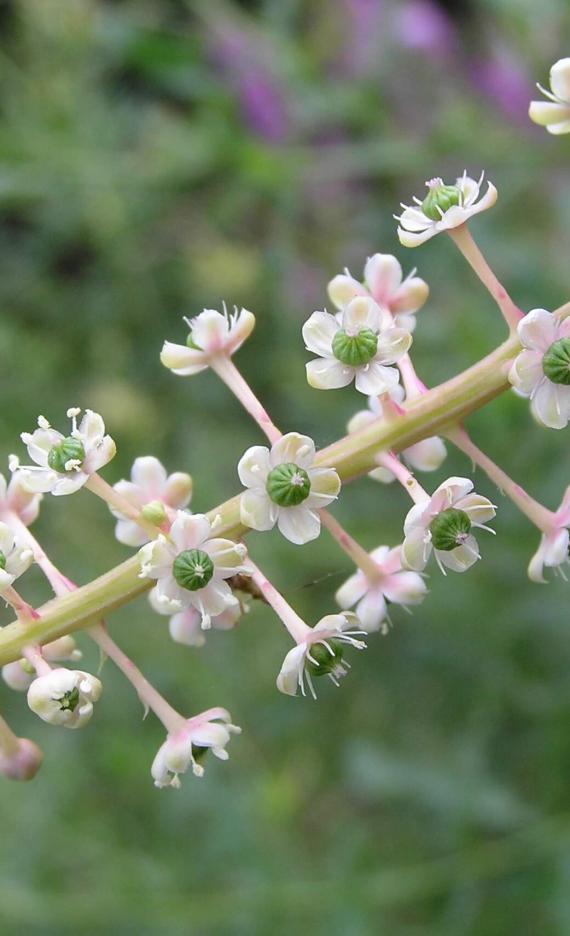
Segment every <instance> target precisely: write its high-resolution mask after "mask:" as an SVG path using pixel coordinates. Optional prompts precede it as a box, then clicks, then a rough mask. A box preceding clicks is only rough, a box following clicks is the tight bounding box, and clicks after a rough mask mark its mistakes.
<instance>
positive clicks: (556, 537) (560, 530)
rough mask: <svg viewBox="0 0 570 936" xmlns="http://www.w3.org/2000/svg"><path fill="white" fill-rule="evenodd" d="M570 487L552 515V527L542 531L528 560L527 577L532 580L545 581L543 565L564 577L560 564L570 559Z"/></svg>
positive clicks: (564, 563)
mask: <svg viewBox="0 0 570 936" xmlns="http://www.w3.org/2000/svg"><path fill="white" fill-rule="evenodd" d="M569 527H570V487H567V488H566V491H565V493H564V497H563V498H562V503H561V504H560V507H559V508H558V510H557V511H556V513H555V514H554V517H553V523H552V529H551V530H549V531H548V533H543V534H542V536H541V538H540V546H539V547H538V549H537V551H536V552H535V554H534V556H533V557H532V559H531V560H530V563H529V566H528V577H529V579H531V581H533V582H540V583H544V582H546V579H545V578H544V567H545V566H546V568H549V569H554V570H555V571H557V572H559V574H560V575H561V576H562V578H566V576H565V575H564V572H563V571H562V566H563V565H566V564H567V563H568V562H569V561H570V556H569V552H570V534H569V532H568V528H569Z"/></svg>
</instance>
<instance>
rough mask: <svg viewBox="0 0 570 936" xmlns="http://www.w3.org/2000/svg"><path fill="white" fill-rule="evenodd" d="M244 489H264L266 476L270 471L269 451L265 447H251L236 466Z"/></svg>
mask: <svg viewBox="0 0 570 936" xmlns="http://www.w3.org/2000/svg"><path fill="white" fill-rule="evenodd" d="M237 470H238V475H239V479H240V481H241V483H242V484H243V486H244V487H248V488H265V482H266V480H267V475H268V474H269V472H270V471H271V462H270V460H269V449H268V448H267V446H265V445H252V446H251V448H248V450H247V452H244V454H243V455H242V457H241V458H240V460H239V462H238V466H237Z"/></svg>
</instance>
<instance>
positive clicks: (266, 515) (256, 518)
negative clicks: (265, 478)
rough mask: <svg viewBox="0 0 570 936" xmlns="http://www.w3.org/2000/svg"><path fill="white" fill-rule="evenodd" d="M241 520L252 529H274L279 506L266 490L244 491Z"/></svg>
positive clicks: (240, 505) (240, 508)
mask: <svg viewBox="0 0 570 936" xmlns="http://www.w3.org/2000/svg"><path fill="white" fill-rule="evenodd" d="M239 513H240V520H241V522H242V523H243V525H244V526H247V527H250V528H251V529H252V530H258V531H259V532H261V533H262V532H264V531H265V530H272V529H273V527H274V526H275V523H276V522H277V513H278V507H277V504H274V503H273V501H272V500H270V498H269V495H268V494H266V492H265V491H254V490H248V491H244V492H243V494H242V495H241V497H240V500H239Z"/></svg>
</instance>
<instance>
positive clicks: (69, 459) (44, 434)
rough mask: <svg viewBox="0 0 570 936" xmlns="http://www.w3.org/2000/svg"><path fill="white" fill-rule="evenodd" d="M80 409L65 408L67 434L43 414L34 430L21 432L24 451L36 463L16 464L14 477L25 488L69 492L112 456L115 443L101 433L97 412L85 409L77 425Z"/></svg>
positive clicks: (100, 421) (102, 431)
mask: <svg viewBox="0 0 570 936" xmlns="http://www.w3.org/2000/svg"><path fill="white" fill-rule="evenodd" d="M80 412H81V410H80V409H79V408H78V407H72V408H71V409H69V410H68V411H67V415H68V417H69V418H70V419H71V425H72V428H71V433H70V435H69V436H63V435H62V434H61V432H58V431H57V430H56V429H52V428H51V426H50V424H49V423H48V421H47V419H45V417H43V416H40V417H39V419H38V426H39V428H38V429H36V430H35V432H32V433H29V432H23V433H22V441H23V442H24V443H25V445H26V447H27V449H28V454H29V456H30V458H31V459H32V461H34V462H35V463H36V464H35V465H24V466H22V467H19V466H18V467H17V468H16V474H17V478H18V481H19V482H20V483H21V484H22V486H23V487H24V488H26V490H28V491H33V492H35V493H38V492H41V493H44V494H45V493H47V492H48V491H49V492H50V493H51V494H55V495H57V496H59V495H62V494H73V493H74V492H75V491H78V490H79V488H80V487H83V485H84V484H86V483H87V481H88V480H89V476H90V475H92V474H94V473H95V472H96V471H98V470H99V469H100V468H102V467H103V465H106V464H107V462H110V461H111V459H112V458H113V457H114V455H115V452H116V447H115V443H114V442H113V440H112V438H111V436H109V435H105V424H104V422H103V420H102V418H101V416H99V414H98V413H94V412H93V411H92V410H85V415H84V416H83V419H82V420H81V422H80V424H79V427H78V426H77V417H78V415H79V413H80Z"/></svg>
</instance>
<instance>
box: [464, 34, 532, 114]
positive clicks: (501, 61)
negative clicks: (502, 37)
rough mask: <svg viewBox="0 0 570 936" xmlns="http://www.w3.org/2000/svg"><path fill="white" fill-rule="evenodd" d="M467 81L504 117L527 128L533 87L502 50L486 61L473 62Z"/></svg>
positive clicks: (519, 68)
mask: <svg viewBox="0 0 570 936" xmlns="http://www.w3.org/2000/svg"><path fill="white" fill-rule="evenodd" d="M470 77H471V81H472V82H473V84H474V86H475V87H476V88H477V89H478V90H479V91H481V92H482V93H483V94H485V95H486V96H487V97H489V98H490V99H491V101H492V102H493V103H494V104H495V105H496V106H497V107H498V109H499V110H501V111H502V112H503V113H504V114H505V115H506V116H507V117H510V118H511V119H513V120H520V121H521V123H523V122H524V124H525V125H526V123H527V115H528V102H529V100H530V98H531V97H532V90H533V86H532V84H531V82H530V81H529V78H528V75H527V74H526V72H525V71H524V70H523V69H522V68H521V67H520V65H519V64H518V62H517V61H515V60H514V59H513V58H512V56H510V55H509V54H508V52H507V51H506V50H505V49H498V50H496V51H495V54H494V55H492V56H491V57H489V58H486V59H475V60H474V61H472V62H471V66H470Z"/></svg>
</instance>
